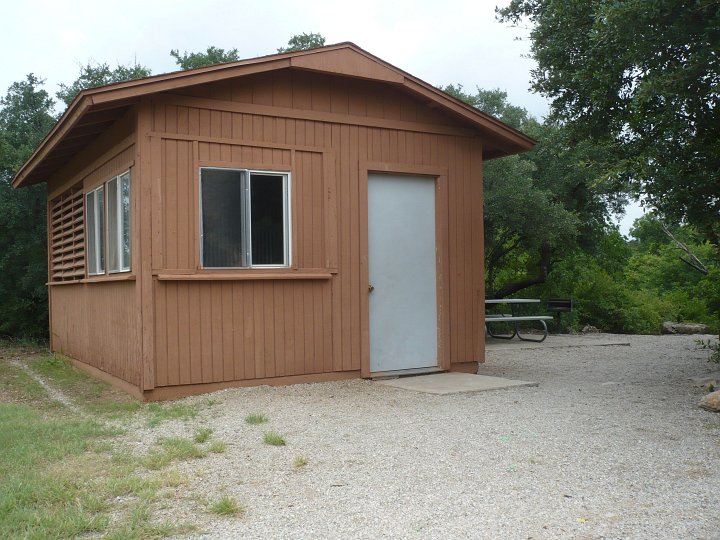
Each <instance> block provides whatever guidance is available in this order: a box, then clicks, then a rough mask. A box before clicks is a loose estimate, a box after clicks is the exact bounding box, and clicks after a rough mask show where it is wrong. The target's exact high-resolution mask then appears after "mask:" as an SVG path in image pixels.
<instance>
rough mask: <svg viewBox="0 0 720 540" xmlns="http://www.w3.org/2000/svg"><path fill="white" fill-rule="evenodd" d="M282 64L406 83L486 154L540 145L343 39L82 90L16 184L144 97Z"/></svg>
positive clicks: (51, 167)
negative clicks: (474, 137)
mask: <svg viewBox="0 0 720 540" xmlns="http://www.w3.org/2000/svg"><path fill="white" fill-rule="evenodd" d="M280 69H300V70H307V71H316V72H322V73H327V74H333V75H341V76H347V77H356V78H362V79H368V80H375V81H380V82H384V83H387V84H390V85H394V86H396V87H399V88H402V89H404V90H405V91H407V92H409V93H410V94H413V95H415V96H416V97H419V98H420V99H423V100H426V101H427V103H428V104H429V105H431V106H433V107H434V108H436V109H439V110H442V111H444V112H445V113H447V114H449V115H450V116H453V117H455V118H456V119H457V120H458V121H459V122H460V123H462V124H464V125H466V126H470V127H472V128H474V129H476V130H477V131H478V134H479V136H481V137H482V139H483V142H484V149H483V158H484V159H492V158H496V157H501V156H507V155H511V154H517V153H520V152H524V151H527V150H530V149H532V147H533V146H534V145H535V141H534V140H533V139H531V138H530V137H528V136H526V135H524V134H523V133H521V132H520V131H518V130H516V129H513V128H511V127H509V126H507V125H505V124H503V123H502V122H500V121H499V120H498V119H496V118H494V117H492V116H490V115H488V114H485V113H483V112H481V111H479V110H477V109H475V108H474V107H471V106H469V105H467V104H466V103H463V102H462V101H460V100H458V99H455V98H454V97H452V96H450V95H448V94H446V93H445V92H442V91H441V90H438V89H437V88H435V87H434V86H432V85H430V84H428V83H426V82H424V81H421V80H420V79H418V78H416V77H413V76H412V75H410V74H408V73H406V72H404V71H402V70H400V69H398V68H396V67H394V66H392V65H390V64H388V63H387V62H384V61H383V60H381V59H379V58H377V57H376V56H373V55H371V54H370V53H368V52H366V51H364V50H363V49H361V48H360V47H358V46H357V45H354V44H353V43H339V44H337V45H329V46H327V47H319V48H316V49H309V50H305V51H294V52H290V53H284V54H274V55H270V56H263V57H259V58H251V59H249V60H241V61H239V62H229V63H226V64H217V65H214V66H207V67H202V68H198V69H193V70H187V71H176V72H173V73H166V74H163V75H156V76H153V77H146V78H144V79H137V80H133V81H126V82H121V83H116V84H110V85H106V86H100V87H97V88H91V89H88V90H83V91H82V92H80V93H79V94H78V95H77V96H76V97H75V99H74V100H73V102H72V103H71V104H70V106H69V107H68V108H67V110H66V111H65V113H64V114H63V115H62V116H61V117H60V119H59V120H58V122H57V123H56V124H55V126H54V127H53V128H52V130H50V132H49V133H48V134H47V136H46V137H45V138H44V139H43V140H42V141H41V143H40V144H39V145H38V147H37V149H36V150H35V152H34V153H33V154H32V155H31V156H30V157H29V158H28V160H27V161H26V162H25V163H24V164H23V166H22V167H21V168H20V170H19V171H18V172H17V174H16V175H15V177H14V178H13V182H12V185H13V187H15V188H17V187H21V186H27V185H32V184H37V183H40V182H44V181H46V180H47V178H48V177H49V176H50V175H51V174H52V173H53V172H54V171H56V170H57V169H58V168H59V167H61V166H62V165H64V164H65V163H67V162H68V161H69V160H70V159H71V158H72V157H73V156H74V155H75V154H77V153H78V152H80V151H81V150H82V149H83V148H85V147H86V146H87V145H88V144H89V143H90V142H92V141H93V140H95V139H96V138H97V137H98V136H99V135H100V134H101V133H103V132H104V131H105V130H106V129H107V128H108V127H109V126H110V125H112V124H113V123H114V122H115V121H116V120H117V119H118V118H120V116H122V115H123V114H124V113H125V112H127V110H128V109H129V108H130V107H131V106H132V105H133V104H134V103H135V102H137V100H138V99H139V98H142V97H145V96H149V95H152V94H157V93H160V92H167V91H172V90H178V89H181V88H185V87H190V86H197V85H201V84H207V83H212V82H218V81H222V80H227V79H232V78H236V77H242V76H246V75H252V74H255V73H262V72H266V71H275V70H280Z"/></svg>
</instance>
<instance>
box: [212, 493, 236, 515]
mask: <svg viewBox="0 0 720 540" xmlns="http://www.w3.org/2000/svg"><path fill="white" fill-rule="evenodd" d="M210 511H211V512H212V513H213V514H217V515H219V516H237V515H242V514H244V513H245V507H244V506H243V505H241V504H239V503H238V502H236V501H235V499H233V498H232V497H228V496H227V495H226V496H224V497H221V498H220V499H218V500H217V501H215V502H214V503H213V504H212V506H211V507H210Z"/></svg>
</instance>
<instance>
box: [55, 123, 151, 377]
mask: <svg viewBox="0 0 720 540" xmlns="http://www.w3.org/2000/svg"><path fill="white" fill-rule="evenodd" d="M135 152H136V145H135V112H134V110H131V111H130V112H128V113H127V114H126V115H125V116H124V117H122V118H121V119H120V120H118V121H117V122H116V123H115V125H114V126H112V127H111V128H110V129H109V130H108V131H107V132H106V133H105V134H104V135H103V136H102V137H100V138H99V139H98V140H97V141H96V142H95V143H94V144H92V145H91V146H90V147H88V148H86V149H85V150H84V151H83V152H81V153H80V154H79V155H78V156H76V157H75V158H74V159H73V160H72V161H71V162H70V163H69V164H67V165H66V166H65V167H63V168H62V169H61V170H59V171H58V172H57V173H56V174H55V175H54V176H53V177H52V178H51V179H49V181H48V201H49V208H50V209H52V206H53V201H54V200H57V199H58V198H60V197H62V195H63V193H65V192H67V191H68V190H69V189H73V188H75V189H77V188H78V187H80V188H81V189H82V191H83V193H87V192H88V191H90V190H92V189H93V188H95V187H97V186H98V185H100V184H101V183H103V182H105V181H107V180H109V179H110V178H112V177H113V176H116V175H118V174H120V173H122V172H124V171H126V170H128V169H130V171H131V176H132V175H133V174H134V168H135V157H136V156H135ZM136 201H137V193H136V192H135V189H134V188H133V203H135V202H136ZM133 218H134V216H133ZM133 221H134V220H133ZM83 222H84V214H83ZM136 229H137V226H136V224H135V222H133V243H135V241H136V236H137V235H136V232H137V231H136ZM50 231H51V234H50V235H49V236H50V238H51V239H52V223H50ZM48 247H49V250H48V251H49V258H50V261H52V258H53V252H54V251H56V247H55V246H53V245H52V241H50V243H49V246H48ZM79 277H80V279H77V280H74V281H60V279H58V278H54V277H53V276H51V278H50V282H49V283H48V289H49V293H48V294H49V300H50V346H51V349H52V350H53V351H56V352H61V353H63V354H66V355H68V356H70V357H72V358H74V359H76V360H79V361H80V362H83V363H85V364H87V365H89V366H92V367H95V368H97V369H100V370H102V371H104V372H106V373H108V374H110V375H112V376H114V377H117V378H119V379H122V380H123V381H126V382H128V383H130V384H132V385H134V386H137V387H140V385H141V364H140V354H139V352H140V339H139V324H138V304H137V301H136V297H137V295H136V283H135V280H134V279H135V272H134V271H133V272H130V273H122V274H113V275H107V276H93V277H88V276H87V274H85V275H84V276H79Z"/></svg>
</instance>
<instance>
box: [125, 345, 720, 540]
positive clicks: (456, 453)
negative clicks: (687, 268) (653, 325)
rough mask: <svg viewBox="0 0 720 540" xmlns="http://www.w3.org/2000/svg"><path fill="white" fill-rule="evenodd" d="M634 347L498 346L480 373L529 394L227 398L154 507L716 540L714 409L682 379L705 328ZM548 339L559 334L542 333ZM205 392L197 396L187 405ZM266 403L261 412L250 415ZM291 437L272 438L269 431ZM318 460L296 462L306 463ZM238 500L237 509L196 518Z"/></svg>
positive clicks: (215, 523)
mask: <svg viewBox="0 0 720 540" xmlns="http://www.w3.org/2000/svg"><path fill="white" fill-rule="evenodd" d="M622 338H623V341H629V342H630V343H631V345H630V346H629V347H627V346H603V347H591V346H588V347H585V346H583V347H576V348H555V349H549V348H548V349H543V350H533V349H531V350H514V351H497V350H494V351H490V352H488V359H487V363H486V364H485V365H482V366H481V367H480V373H481V374H485V375H498V376H502V377H508V378H515V379H523V380H533V381H538V382H539V383H540V386H539V387H536V388H517V389H512V390H500V391H492V392H483V393H477V394H461V395H447V396H438V395H429V394H420V393H415V392H411V391H407V390H400V389H394V388H388V387H385V386H381V385H378V384H374V383H372V382H368V381H350V382H337V383H322V384H313V385H296V386H286V387H258V388H248V389H233V390H226V391H222V392H217V393H215V394H213V395H212V396H211V397H212V398H213V399H217V400H219V401H220V404H219V405H217V406H215V407H213V408H212V413H211V416H210V417H209V418H206V419H205V420H204V421H203V422H200V421H198V422H197V423H195V424H193V423H191V424H183V423H170V424H164V425H163V426H161V428H158V429H156V430H154V431H153V432H142V431H138V432H136V434H135V436H136V437H138V441H144V442H148V441H147V440H145V439H147V438H149V437H153V438H154V437H157V436H158V435H168V434H185V435H187V434H189V433H192V430H193V429H195V428H196V427H197V426H198V425H209V426H211V427H212V428H213V429H214V430H215V433H214V435H213V437H216V438H219V439H222V440H224V441H226V442H227V443H228V448H227V450H226V451H225V453H223V454H217V455H211V456H210V457H208V458H206V459H203V460H200V461H190V462H183V463H180V464H178V466H177V468H178V469H180V470H181V471H183V472H184V473H185V474H187V475H188V476H189V477H190V483H189V484H188V485H187V486H184V487H183V488H182V491H183V496H181V497H180V500H179V501H176V502H174V503H173V505H172V507H171V508H168V509H166V510H165V511H164V515H163V516H162V517H171V518H173V519H177V520H180V521H182V520H186V519H191V520H193V521H195V522H198V523H200V524H201V525H200V528H199V530H198V532H197V533H194V535H195V536H196V537H197V536H201V537H204V536H205V535H206V536H207V537H210V538H263V539H269V538H312V539H315V538H523V539H527V538H533V539H538V538H720V497H719V496H718V494H719V493H720V491H719V490H718V486H720V415H718V414H713V413H710V412H706V411H703V410H701V409H699V408H698V407H697V403H698V401H699V399H700V398H701V396H702V395H703V394H704V392H703V390H702V389H701V388H698V387H695V386H693V385H692V383H691V382H690V381H689V380H688V378H689V377H693V376H698V375H702V374H704V373H707V372H710V371H711V370H712V369H713V368H717V366H713V365H711V364H708V363H707V362H706V360H705V359H706V358H707V351H699V350H696V345H695V340H696V338H695V337H688V336H662V337H659V336H652V337H650V336H622ZM550 340H552V337H550V338H549V340H548V341H550ZM199 399H207V396H204V397H195V398H189V399H187V400H186V401H188V402H192V401H194V400H199ZM256 411H259V412H263V413H265V414H266V415H267V416H268V417H269V422H268V423H267V424H264V425H261V426H250V425H247V424H246V423H245V422H244V420H243V419H244V417H245V416H246V415H247V414H248V413H251V412H256ZM267 430H273V431H276V432H278V433H280V434H282V435H283V436H284V437H285V438H286V440H287V446H285V447H271V446H268V445H265V444H263V442H262V435H263V432H264V431H267ZM299 455H302V456H305V457H306V458H307V460H308V464H307V465H306V466H304V467H301V468H298V469H295V468H294V467H293V460H294V458H295V457H296V456H299ZM221 495H229V496H232V497H234V498H235V499H237V500H238V501H240V502H242V503H243V504H245V505H246V507H247V512H246V514H245V515H244V516H243V517H240V518H221V517H217V516H214V515H211V514H209V513H205V512H202V513H199V514H198V513H196V512H197V508H198V506H199V505H198V500H200V501H203V500H205V501H207V500H212V499H216V498H218V497H219V496H221Z"/></svg>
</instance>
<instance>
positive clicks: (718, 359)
mask: <svg viewBox="0 0 720 540" xmlns="http://www.w3.org/2000/svg"><path fill="white" fill-rule="evenodd" d="M697 344H698V347H700V348H701V349H703V350H706V351H710V356H709V357H708V362H712V363H713V364H720V343H719V342H717V341H713V340H711V339H707V340H703V339H700V340H698V341H697ZM714 390H715V388H714V387H713V385H712V384H710V387H709V388H708V392H713V391H714Z"/></svg>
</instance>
